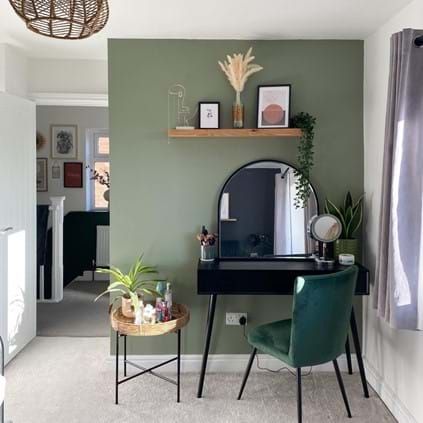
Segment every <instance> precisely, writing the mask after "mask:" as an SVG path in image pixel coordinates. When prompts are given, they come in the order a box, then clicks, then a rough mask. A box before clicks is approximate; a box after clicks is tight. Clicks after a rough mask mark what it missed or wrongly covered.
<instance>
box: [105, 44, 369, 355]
mask: <svg viewBox="0 0 423 423" xmlns="http://www.w3.org/2000/svg"><path fill="white" fill-rule="evenodd" d="M249 46H253V52H254V55H255V56H256V60H255V62H256V63H258V64H260V65H262V66H263V67H264V70H263V71H261V72H259V73H257V74H255V75H253V76H252V77H251V78H250V80H249V81H248V83H247V85H246V89H245V92H244V93H243V97H242V99H243V102H244V104H245V108H246V123H247V126H248V127H254V126H255V121H256V92H257V85H264V84H285V83H289V84H292V102H291V106H292V112H293V113H296V112H300V111H305V112H308V113H311V114H312V115H314V116H315V117H316V118H317V127H316V137H315V146H316V147H315V167H314V169H313V171H312V182H313V184H314V185H315V187H316V189H317V191H318V195H319V199H320V202H321V204H322V202H323V200H324V198H325V196H330V198H331V199H333V200H334V201H337V202H339V201H341V199H342V198H343V196H344V193H345V191H346V190H347V189H350V190H351V191H352V193H353V194H355V195H358V194H360V193H362V191H363V43H362V41H331V40H330V41H307V40H302V41H237V40H219V41H203V40H110V41H109V113H110V131H111V172H112V189H111V209H110V219H111V261H112V263H113V264H114V265H116V266H118V267H121V266H122V267H124V268H126V267H127V266H129V265H130V264H131V262H132V261H133V260H134V259H135V258H136V256H137V255H138V254H140V253H141V252H143V253H144V254H145V259H146V261H148V263H149V264H156V265H158V266H159V267H160V269H161V270H162V273H163V274H164V275H166V276H167V277H169V279H170V281H171V282H172V283H173V289H174V297H175V301H178V302H183V303H185V304H187V305H188V306H189V307H190V309H191V322H190V324H189V326H188V328H187V329H186V330H185V331H184V333H183V338H182V339H183V353H185V354H199V353H201V352H202V348H203V340H204V327H205V323H206V313H207V303H208V299H207V297H205V296H199V295H197V282H196V266H197V260H198V257H199V246H198V243H197V241H196V240H195V234H196V233H197V232H198V231H199V229H200V227H201V225H202V224H205V225H206V226H207V227H210V228H211V229H213V230H215V229H216V217H217V202H218V193H219V191H220V189H221V187H222V185H223V183H224V182H225V180H226V178H227V177H228V176H229V175H230V174H231V173H232V172H233V171H234V170H235V169H237V168H238V167H240V166H242V165H243V164H245V163H247V162H250V161H252V160H258V159H280V160H284V161H287V162H291V163H293V164H295V163H296V154H297V144H298V140H297V139H293V138H282V139H268V138H257V139H171V140H169V139H168V138H167V126H168V112H167V110H168V97H167V91H168V88H169V87H170V86H171V85H173V84H175V83H180V84H183V85H184V86H185V88H186V96H187V104H188V105H189V106H190V107H191V108H192V109H193V108H195V107H196V104H197V102H198V101H201V100H217V101H220V102H221V113H222V115H221V117H222V127H230V124H231V106H232V102H233V99H234V92H233V89H232V88H231V87H230V85H229V83H228V82H227V81H226V78H225V76H224V75H223V73H222V72H221V70H220V69H219V67H218V65H217V61H218V60H222V59H224V58H225V56H226V55H227V54H232V53H234V52H236V53H238V52H246V51H247V49H248V47H249ZM356 304H357V307H358V308H357V314H358V316H360V315H361V306H360V304H361V301H360V300H359V299H357V300H356ZM227 311H228V312H231V311H232V312H248V319H249V322H248V324H249V325H250V326H254V325H257V324H261V323H264V322H268V321H272V320H276V319H283V318H286V317H288V316H290V312H291V298H290V297H269V296H263V297H259V298H258V297H252V296H245V297H235V296H227V297H220V298H218V307H217V315H216V317H217V319H216V321H215V331H214V338H213V342H212V346H211V353H219V354H231V353H233V354H235V353H246V352H249V351H250V349H249V347H248V345H247V343H246V340H245V338H244V336H243V332H242V328H240V327H236V326H229V327H228V326H225V324H224V317H225V312H227ZM247 329H248V327H247ZM175 347H176V336H166V337H158V338H141V339H131V341H130V345H129V352H132V353H136V354H151V353H163V354H166V353H170V352H173V351H175Z"/></svg>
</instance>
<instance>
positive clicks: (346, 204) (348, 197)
mask: <svg viewBox="0 0 423 423" xmlns="http://www.w3.org/2000/svg"><path fill="white" fill-rule="evenodd" d="M352 206H353V200H352V197H351V193H350V192H349V191H348V192H347V194H346V195H345V201H344V209H345V210H348V207H351V208H352Z"/></svg>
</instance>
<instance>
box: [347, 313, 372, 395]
mask: <svg viewBox="0 0 423 423" xmlns="http://www.w3.org/2000/svg"><path fill="white" fill-rule="evenodd" d="M350 323H351V333H352V337H353V342H354V347H355V354H356V356H357V363H358V368H359V370H360V377H361V384H362V385H363V392H364V396H365V397H366V398H369V389H368V387H367V380H366V372H365V371H364V364H363V357H362V355H361V347H360V339H359V337H358V330H357V322H356V320H355V313H354V307H353V308H352V310H351V321H350Z"/></svg>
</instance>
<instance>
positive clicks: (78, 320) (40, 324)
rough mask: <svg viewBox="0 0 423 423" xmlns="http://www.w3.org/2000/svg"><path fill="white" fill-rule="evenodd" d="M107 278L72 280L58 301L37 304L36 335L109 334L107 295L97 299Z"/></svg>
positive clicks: (105, 284)
mask: <svg viewBox="0 0 423 423" xmlns="http://www.w3.org/2000/svg"><path fill="white" fill-rule="evenodd" d="M108 284H109V283H108V282H107V281H101V282H99V281H95V282H92V281H74V282H72V283H70V284H69V285H68V286H67V287H66V288H65V289H64V293H63V301H61V302H60V303H38V304H37V335H39V336H90V337H93V336H94V337H99V336H109V335H110V325H109V319H108V305H109V298H108V295H105V296H103V297H101V298H100V299H99V300H98V301H97V302H94V299H95V298H96V297H97V295H98V294H100V293H101V292H103V291H104V290H105V289H106V288H107V286H108Z"/></svg>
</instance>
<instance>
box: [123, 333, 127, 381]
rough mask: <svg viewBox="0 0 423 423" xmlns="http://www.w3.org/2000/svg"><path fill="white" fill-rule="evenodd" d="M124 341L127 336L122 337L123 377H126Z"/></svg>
mask: <svg viewBox="0 0 423 423" xmlns="http://www.w3.org/2000/svg"><path fill="white" fill-rule="evenodd" d="M126 339H127V336H126V335H123V375H124V376H125V377H126Z"/></svg>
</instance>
